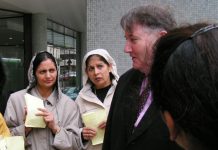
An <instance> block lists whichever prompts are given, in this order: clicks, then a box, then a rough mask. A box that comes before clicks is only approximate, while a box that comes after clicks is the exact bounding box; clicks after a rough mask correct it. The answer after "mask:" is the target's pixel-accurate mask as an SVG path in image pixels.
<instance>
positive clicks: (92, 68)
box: [76, 49, 119, 150]
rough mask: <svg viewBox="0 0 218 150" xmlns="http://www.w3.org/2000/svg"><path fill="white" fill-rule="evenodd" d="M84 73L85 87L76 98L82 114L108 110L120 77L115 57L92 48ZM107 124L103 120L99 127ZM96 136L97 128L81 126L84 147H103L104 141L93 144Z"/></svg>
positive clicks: (84, 63) (89, 148)
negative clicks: (92, 141)
mask: <svg viewBox="0 0 218 150" xmlns="http://www.w3.org/2000/svg"><path fill="white" fill-rule="evenodd" d="M82 73H83V88H82V90H81V91H80V92H79V95H78V97H77V99H76V103H77V104H78V106H79V109H80V114H81V116H83V115H84V114H86V113H89V112H95V111H98V110H105V111H106V112H108V111H109V108H110V105H111V101H112V97H113V95H114V91H115V88H116V85H117V81H118V78H119V76H118V74H117V68H116V63H115V61H114V59H113V58H112V57H111V56H110V54H109V53H108V52H107V51H106V50H104V49H96V50H92V51H90V52H88V53H87V54H86V55H85V56H84V58H83V64H82ZM105 126H106V120H105V121H103V122H101V123H100V124H99V125H98V128H100V129H104V128H105ZM95 136H96V130H95V129H92V128H89V127H85V126H84V127H83V128H81V137H82V140H81V141H83V143H86V144H85V145H84V147H83V148H84V149H87V150H101V149H102V143H101V144H98V145H92V143H91V139H93V138H94V137H95Z"/></svg>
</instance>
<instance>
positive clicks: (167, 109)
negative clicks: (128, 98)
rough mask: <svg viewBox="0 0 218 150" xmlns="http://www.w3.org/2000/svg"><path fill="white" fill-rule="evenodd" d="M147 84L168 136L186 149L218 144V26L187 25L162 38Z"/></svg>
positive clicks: (210, 147) (195, 149)
mask: <svg viewBox="0 0 218 150" xmlns="http://www.w3.org/2000/svg"><path fill="white" fill-rule="evenodd" d="M151 88H152V90H153V98H154V101H155V103H156V104H157V105H158V106H159V107H160V109H161V112H162V114H163V119H164V120H165V123H166V124H167V126H168V128H169V132H170V138H171V140H174V141H176V142H177V143H178V144H179V145H180V146H182V147H183V148H185V149H186V150H203V149H205V150H206V149H207V150H213V149H217V147H218V136H217V135H218V25H215V24H212V25H207V24H195V25H190V26H186V27H181V28H178V29H175V30H173V31H171V32H169V34H167V35H166V36H164V37H162V38H161V39H160V41H159V42H158V44H157V46H156V51H155V55H154V62H153V66H152V69H151Z"/></svg>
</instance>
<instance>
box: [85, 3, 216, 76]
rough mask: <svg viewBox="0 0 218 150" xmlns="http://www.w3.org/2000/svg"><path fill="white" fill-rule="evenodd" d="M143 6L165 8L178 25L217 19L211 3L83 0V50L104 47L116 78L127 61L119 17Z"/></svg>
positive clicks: (126, 68) (128, 62)
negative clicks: (85, 21) (84, 0)
mask: <svg viewBox="0 0 218 150" xmlns="http://www.w3.org/2000/svg"><path fill="white" fill-rule="evenodd" d="M147 4H155V5H163V6H165V7H169V9H171V11H172V12H173V13H174V16H175V18H176V20H177V22H178V24H182V23H195V22H198V21H206V20H207V21H208V20H209V21H215V20H218V9H217V6H218V1H215V0H87V51H90V50H92V49H96V48H105V49H107V50H108V51H109V53H110V54H111V55H112V57H113V58H114V59H115V61H116V63H117V66H118V73H119V74H120V75H121V74H122V73H124V72H125V71H126V70H128V69H129V68H130V67H131V59H130V57H129V55H128V54H125V53H124V52H123V47H124V42H125V38H124V34H123V31H122V29H121V27H120V18H121V17H122V15H123V14H125V13H126V12H127V11H128V10H129V9H131V8H133V7H136V6H139V5H147Z"/></svg>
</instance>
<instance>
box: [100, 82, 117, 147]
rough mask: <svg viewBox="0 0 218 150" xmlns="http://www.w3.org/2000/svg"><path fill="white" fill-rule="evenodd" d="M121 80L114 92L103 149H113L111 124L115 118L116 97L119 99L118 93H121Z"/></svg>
mask: <svg viewBox="0 0 218 150" xmlns="http://www.w3.org/2000/svg"><path fill="white" fill-rule="evenodd" d="M119 86H120V84H119V82H118V84H117V87H116V89H115V92H114V96H113V99H112V102H111V106H110V110H109V114H108V118H107V124H106V128H105V136H104V142H103V146H102V150H110V149H111V145H110V144H111V143H110V142H111V138H112V137H111V128H112V127H111V126H112V125H111V124H112V118H113V115H114V107H115V106H116V103H117V101H116V99H117V95H118V93H119V89H120V88H119Z"/></svg>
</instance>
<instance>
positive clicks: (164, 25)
mask: <svg viewBox="0 0 218 150" xmlns="http://www.w3.org/2000/svg"><path fill="white" fill-rule="evenodd" d="M120 24H121V26H122V28H123V29H124V30H126V31H131V30H132V27H133V25H134V24H139V25H141V26H143V27H148V28H151V29H164V30H166V31H169V30H170V29H172V28H173V27H174V26H175V25H176V21H175V19H174V17H173V16H172V14H171V13H170V12H169V11H168V10H167V9H163V8H161V7H157V6H154V5H147V6H139V7H136V8H133V9H131V10H130V11H129V12H128V13H126V14H125V15H124V16H123V17H122V19H121V21H120Z"/></svg>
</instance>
